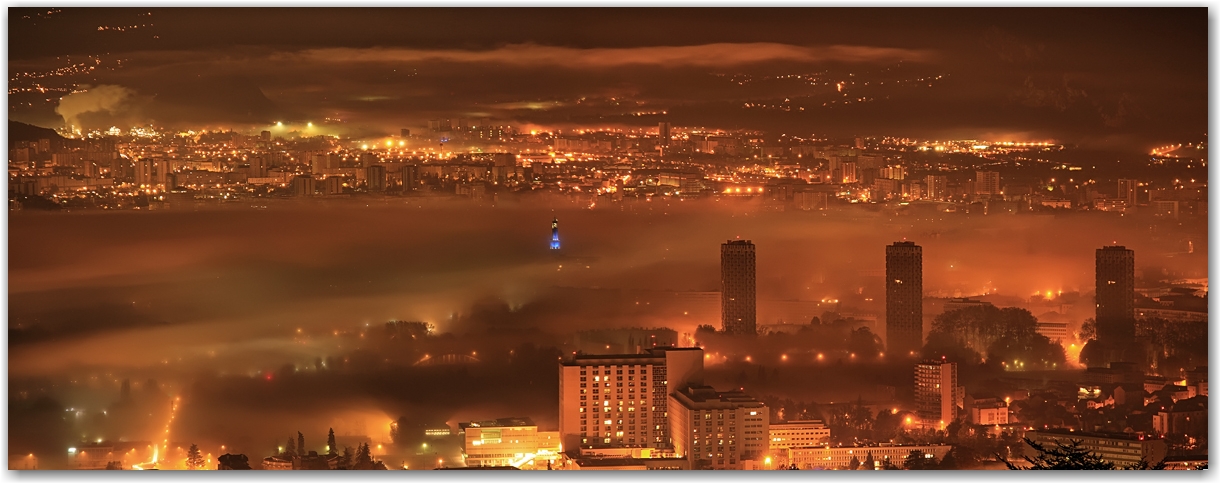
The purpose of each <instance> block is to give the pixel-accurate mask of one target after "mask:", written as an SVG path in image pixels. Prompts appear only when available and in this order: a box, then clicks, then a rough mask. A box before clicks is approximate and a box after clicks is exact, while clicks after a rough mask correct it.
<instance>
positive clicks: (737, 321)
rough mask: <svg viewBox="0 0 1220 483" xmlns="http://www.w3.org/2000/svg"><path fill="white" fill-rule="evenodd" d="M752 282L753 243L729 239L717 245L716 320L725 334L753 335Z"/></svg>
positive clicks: (754, 322)
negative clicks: (718, 319)
mask: <svg viewBox="0 0 1220 483" xmlns="http://www.w3.org/2000/svg"><path fill="white" fill-rule="evenodd" d="M754 281H755V276H754V244H753V243H750V241H749V240H729V241H728V242H726V243H724V244H723V245H720V317H721V328H722V330H724V332H725V333H726V334H730V335H754V334H756V333H757V330H758V327H757V321H756V316H757V312H756V309H755V296H756V292H755V288H754Z"/></svg>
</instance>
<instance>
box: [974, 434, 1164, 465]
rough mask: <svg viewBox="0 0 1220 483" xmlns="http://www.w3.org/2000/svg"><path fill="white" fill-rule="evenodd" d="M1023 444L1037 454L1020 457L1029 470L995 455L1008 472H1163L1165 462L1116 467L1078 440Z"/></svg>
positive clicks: (1026, 442)
mask: <svg viewBox="0 0 1220 483" xmlns="http://www.w3.org/2000/svg"><path fill="white" fill-rule="evenodd" d="M1023 439H1024V440H1025V444H1027V445H1029V446H1030V447H1031V448H1033V449H1034V451H1037V452H1038V454H1037V455H1034V457H1032V458H1031V457H1029V456H1022V458H1024V459H1025V461H1026V462H1028V463H1029V465H1030V466H1029V468H1021V467H1019V466H1017V465H1014V464H1012V463H1011V462H1009V461H1008V460H1006V459H1004V458H1003V457H1001V456H999V455H996V457H997V458H999V460H1000V461H1003V462H1004V465H1005V466H1008V469H1010V470H1026V469H1028V470H1120V469H1121V470H1163V469H1165V462H1164V461H1160V462H1157V463H1155V464H1151V463H1148V462H1147V461H1146V460H1144V459H1142V458H1141V459H1140V461H1139V462H1138V463H1134V464H1129V465H1124V466H1121V467H1120V466H1117V465H1115V464H1114V463H1111V462H1109V461H1106V460H1104V459H1102V457H1101V456H1100V455H1098V454H1097V453H1093V452H1092V451H1089V450H1088V449H1085V448H1083V447H1082V446H1081V442H1080V441H1079V440H1074V439H1073V440H1068V442H1067V443H1064V442H1062V441H1059V440H1055V446H1054V447H1049V446H1047V445H1042V444H1038V443H1035V442H1034V441H1033V440H1031V439H1029V438H1023Z"/></svg>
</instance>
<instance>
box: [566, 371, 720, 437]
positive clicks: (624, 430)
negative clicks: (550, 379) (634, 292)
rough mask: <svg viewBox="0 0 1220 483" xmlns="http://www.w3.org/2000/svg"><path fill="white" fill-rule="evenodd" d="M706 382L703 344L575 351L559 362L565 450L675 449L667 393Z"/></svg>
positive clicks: (668, 394)
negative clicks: (615, 351)
mask: <svg viewBox="0 0 1220 483" xmlns="http://www.w3.org/2000/svg"><path fill="white" fill-rule="evenodd" d="M702 385H703V349H701V348H698V347H689V348H675V347H658V348H652V349H648V351H647V352H645V353H643V354H617V355H575V356H572V357H571V358H570V359H567V360H564V361H563V362H560V363H559V436H560V439H561V441H562V442H563V447H564V450H565V451H570V450H575V449H581V450H585V449H590V450H596V449H604V448H653V449H660V450H662V452H664V450H672V449H673V442H672V436H671V435H670V430H669V418H668V411H669V396H670V394H671V393H673V392H675V391H680V390H682V389H684V388H686V387H688V386H702Z"/></svg>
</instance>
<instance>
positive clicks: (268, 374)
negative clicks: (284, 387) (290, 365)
mask: <svg viewBox="0 0 1220 483" xmlns="http://www.w3.org/2000/svg"><path fill="white" fill-rule="evenodd" d="M264 377H265V378H266V379H267V380H268V381H270V380H271V373H270V372H268V373H267V375H266V376H264Z"/></svg>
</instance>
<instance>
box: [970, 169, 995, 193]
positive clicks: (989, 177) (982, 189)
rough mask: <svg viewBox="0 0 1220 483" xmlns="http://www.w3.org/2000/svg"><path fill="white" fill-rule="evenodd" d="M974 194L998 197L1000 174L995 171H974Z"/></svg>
mask: <svg viewBox="0 0 1220 483" xmlns="http://www.w3.org/2000/svg"><path fill="white" fill-rule="evenodd" d="M974 194H976V195H987V196H997V195H1000V194H1001V192H1000V173H998V172H995V171H976V172H975V176H974Z"/></svg>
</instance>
